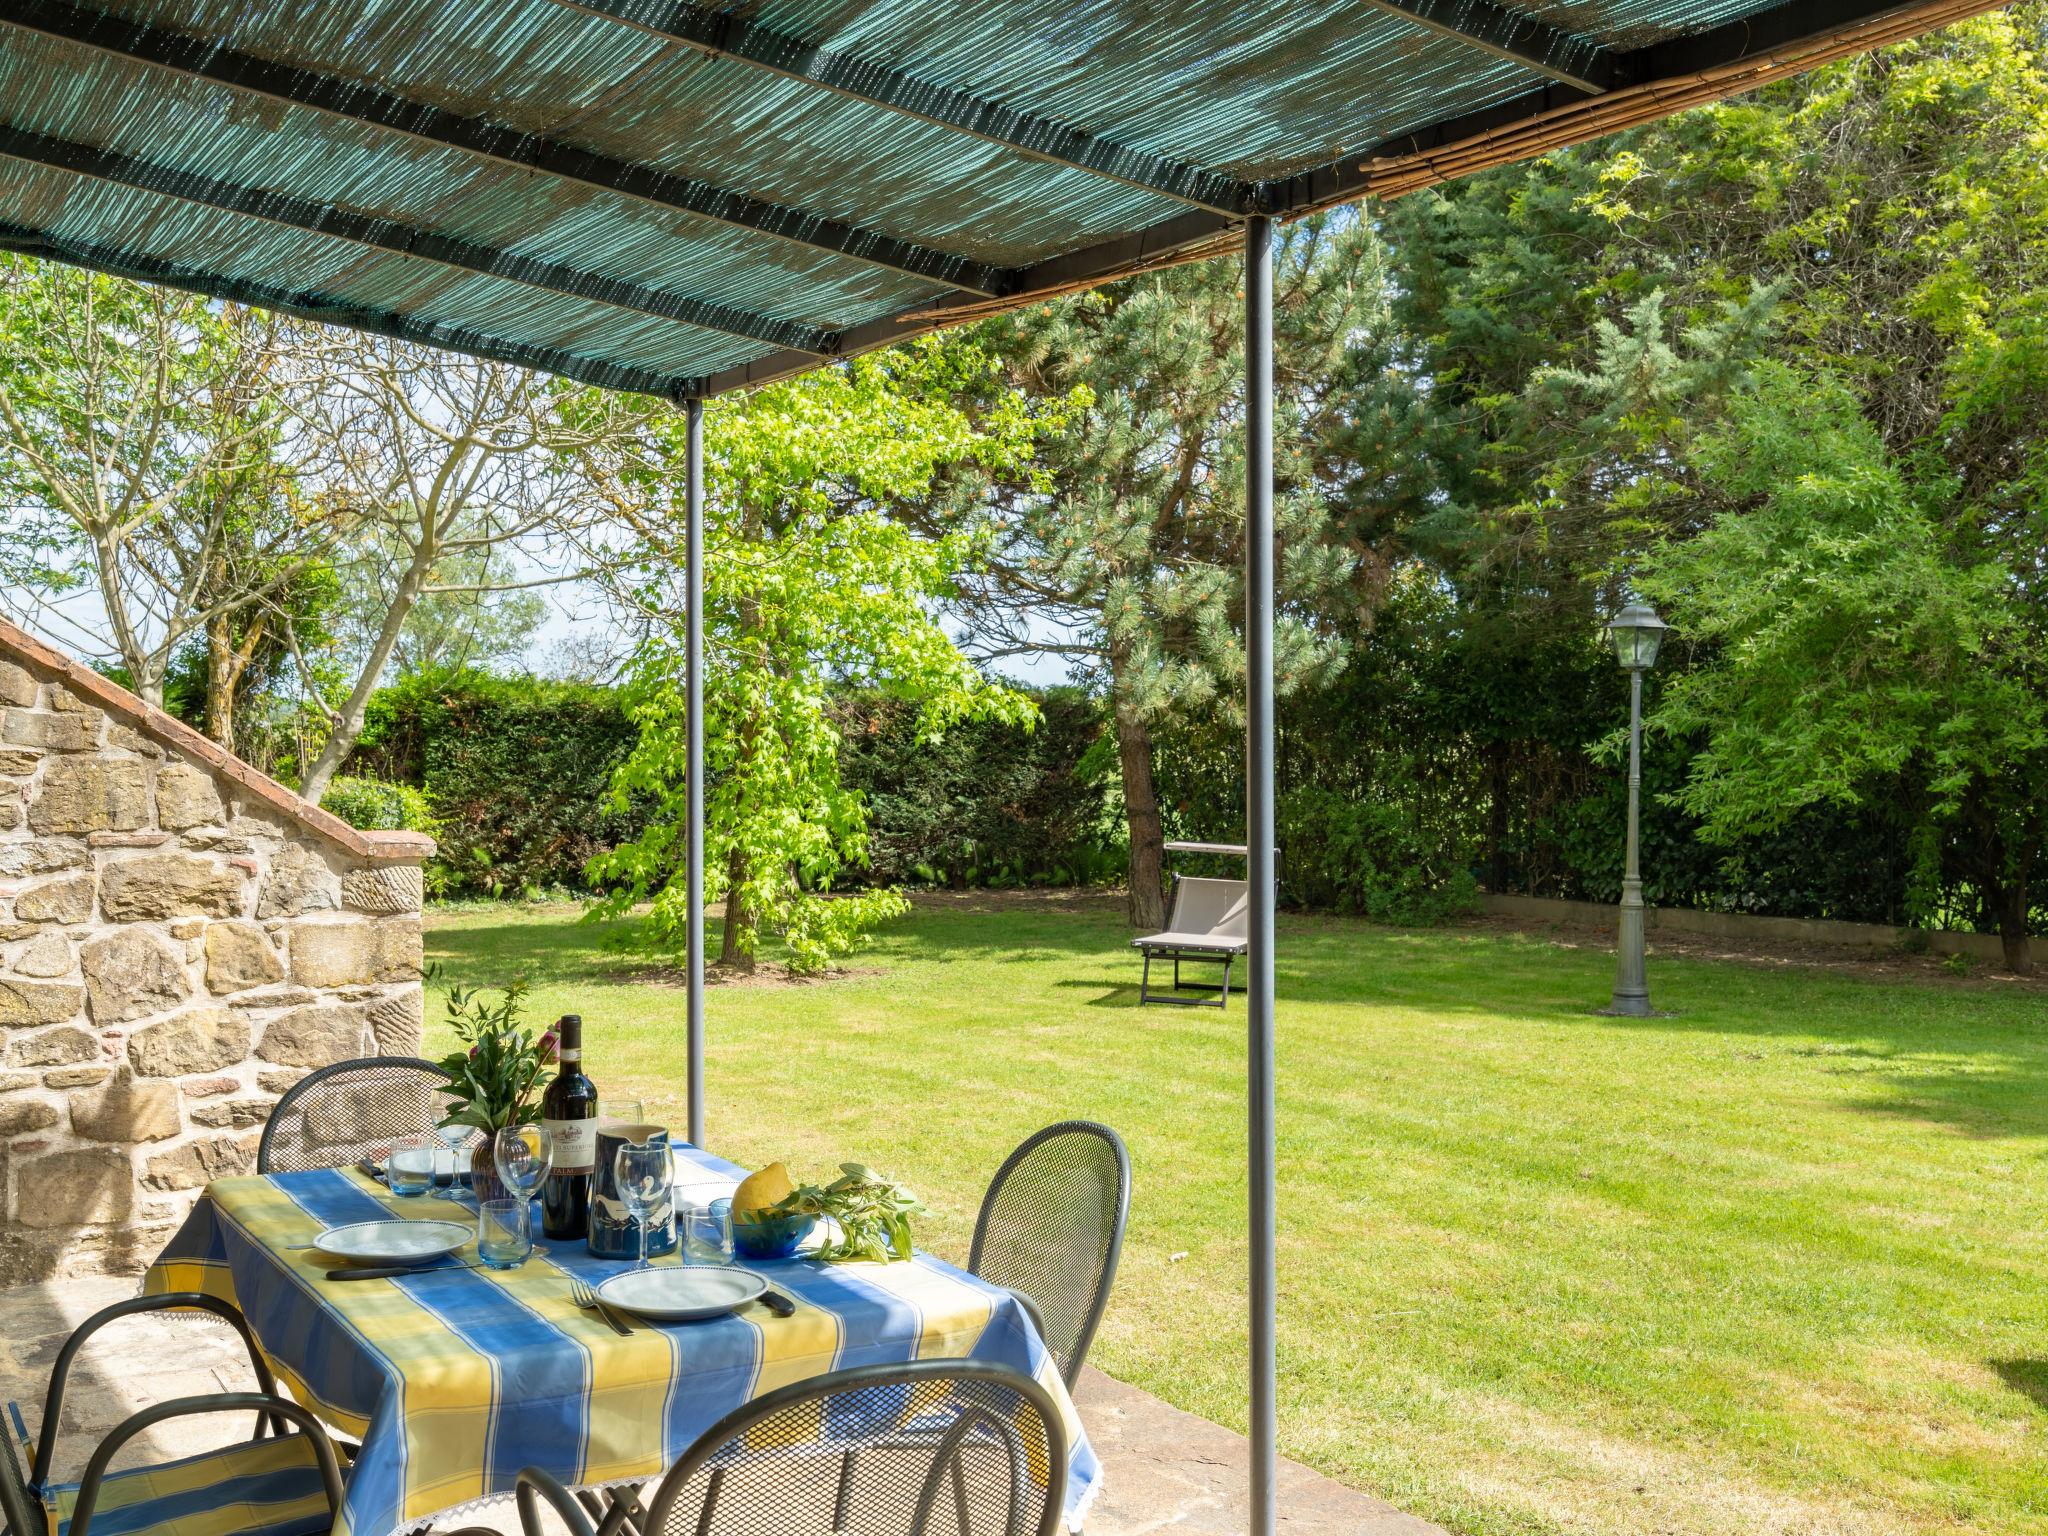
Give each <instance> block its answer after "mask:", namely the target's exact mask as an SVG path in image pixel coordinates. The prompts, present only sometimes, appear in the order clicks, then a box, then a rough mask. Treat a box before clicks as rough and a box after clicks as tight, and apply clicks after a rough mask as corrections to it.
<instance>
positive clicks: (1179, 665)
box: [968, 214, 1386, 927]
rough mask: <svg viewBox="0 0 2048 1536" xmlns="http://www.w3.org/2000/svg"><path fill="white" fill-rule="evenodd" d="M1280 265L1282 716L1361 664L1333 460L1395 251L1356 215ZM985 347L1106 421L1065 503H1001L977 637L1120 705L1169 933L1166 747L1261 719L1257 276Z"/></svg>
mask: <svg viewBox="0 0 2048 1536" xmlns="http://www.w3.org/2000/svg"><path fill="white" fill-rule="evenodd" d="M1276 245H1277V250H1276V263H1277V266H1276V274H1275V283H1274V317H1275V319H1274V323H1275V381H1274V382H1275V394H1276V400H1275V414H1274V432H1275V465H1274V473H1275V481H1276V491H1277V495H1276V508H1275V512H1276V522H1277V525H1278V538H1277V541H1276V543H1277V548H1276V557H1277V558H1276V585H1277V589H1278V599H1279V612H1278V615H1277V625H1276V628H1277V633H1276V635H1275V642H1274V670H1275V674H1276V683H1277V687H1278V691H1279V693H1280V694H1281V696H1282V697H1285V696H1286V695H1287V694H1288V693H1290V692H1292V691H1293V690H1294V689H1296V688H1298V687H1300V686H1302V685H1303V684H1304V683H1306V682H1308V681H1310V680H1312V679H1315V678H1317V677H1319V676H1323V675H1327V674H1328V673H1329V672H1331V671H1332V670H1333V669H1335V668H1336V667H1338V666H1340V665H1341V664H1342V661H1343V656H1344V642H1343V641H1342V640H1341V639H1340V638H1338V634H1337V631H1336V630H1335V629H1334V628H1333V627H1332V626H1331V625H1330V624H1329V623H1327V622H1326V621H1327V619H1328V617H1329V616H1330V613H1331V611H1332V610H1333V608H1335V607H1337V606H1339V605H1343V604H1345V603H1347V602H1348V601H1351V600H1352V594H1353V592H1354V590H1355V583H1356V582H1357V579H1358V577H1359V572H1360V561H1359V558H1358V556H1357V554H1356V552H1355V551H1354V550H1353V549H1351V548H1350V547H1348V546H1347V544H1346V543H1345V541H1344V539H1343V536H1342V529H1343V518H1342V514H1341V506H1340V502H1341V498H1342V495H1343V491H1344V487H1343V484H1342V483H1341V477H1342V474H1343V470H1342V466H1341V464H1340V463H1339V461H1337V460H1336V459H1335V458H1334V457H1333V456H1332V455H1330V454H1329V453H1328V451H1327V450H1328V445H1329V444H1330V443H1331V441H1332V440H1333V438H1334V436H1335V434H1336V432H1337V429H1338V425H1339V423H1340V420H1341V418H1342V414H1343V411H1344V406H1345V401H1346V399H1347V392H1346V389H1345V381H1346V379H1347V378H1348V377H1349V376H1350V374H1351V372H1352V369H1353V365H1354V362H1355V355H1356V354H1357V353H1358V351H1359V350H1360V348H1361V346H1362V345H1363V339H1364V338H1370V337H1372V336H1373V335H1375V334H1376V331H1377V328H1378V327H1379V325H1380V323H1381V319H1382V316H1383V314H1384V312H1385V305H1386V292H1385V285H1384V281H1383V279H1382V275H1381V268H1380V264H1379V260H1378V245H1377V242H1376V240H1375V239H1374V237H1373V235H1372V233H1371V231H1370V229H1369V228H1368V227H1367V226H1366V225H1365V224H1364V223H1363V222H1362V221H1360V220H1359V219H1357V218H1356V217H1355V216H1352V215H1348V214H1347V215H1343V216H1336V217H1331V218H1328V219H1321V220H1311V221H1308V222H1305V223H1303V224H1299V225H1296V226H1293V227H1291V228H1289V229H1287V230H1286V231H1284V232H1283V233H1282V234H1281V235H1280V237H1279V238H1278V240H1277V241H1276ZM981 339H982V340H983V342H984V343H985V344H986V345H989V346H991V347H992V348H994V349H995V350H996V351H997V352H998V353H999V354H1000V355H1001V356H1002V357H1003V358H1004V359H1005V360H1006V362H1007V364H1008V374H1009V380H1010V383H1011V384H1012V385H1013V386H1014V387H1015V388H1017V389H1019V390H1022V391H1023V392H1024V393H1025V394H1026V395H1029V396H1034V397H1040V398H1059V399H1066V398H1068V397H1069V396H1070V395H1071V393H1072V392H1073V391H1074V390H1075V389H1076V388H1083V389H1085V390H1086V391H1087V392H1088V393H1089V395H1091V396H1092V404H1091V405H1090V406H1089V408H1088V409H1087V410H1086V411H1085V412H1081V413H1078V414H1077V415H1076V416H1075V417H1074V418H1073V420H1072V422H1071V424H1070V426H1069V429H1068V430H1067V431H1066V432H1065V433H1064V434H1062V435H1060V436H1058V437H1056V438H1054V439H1052V440H1051V441H1049V442H1048V443H1047V444H1045V445H1043V446H1042V447H1041V449H1040V453H1039V458H1038V462H1037V465H1036V467H1037V468H1038V469H1039V470H1040V471H1042V472H1043V474H1044V475H1045V476H1047V477H1049V481H1050V489H1049V490H1048V489H1047V488H1046V485H1045V484H1044V483H1043V481H1041V483H1039V484H1030V483H1022V482H1018V483H1012V484H1011V485H1009V486H1008V487H1007V488H1006V490H1005V492H1004V493H1003V494H1001V495H999V496H998V497H997V498H996V501H995V507H994V511H993V522H994V528H993V537H992V550H993V558H992V560H991V561H990V563H989V565H988V566H987V568H986V570H985V571H984V572H983V573H981V574H980V575H979V576H978V577H976V578H975V579H974V580H973V581H972V582H971V584H970V588H969V591H968V598H969V602H968V611H969V613H970V615H971V619H972V623H973V628H974V633H975V638H976V640H977V642H978V643H979V646H980V649H981V651H982V653H983V654H984V655H985V656H989V657H1001V656H1003V655H1009V654H1018V653H1026V652H1034V653H1045V652H1052V653H1055V654H1058V655H1062V656H1065V657H1067V658H1069V659H1070V660H1071V662H1072V663H1073V667H1074V671H1075V673H1076V675H1077V679H1078V680H1080V681H1083V682H1085V683H1088V684H1090V685H1092V686H1095V687H1098V688H1100V689H1101V690H1102V691H1103V692H1104V693H1105V694H1106V695H1107V698H1108V701H1109V705H1110V712H1111V717H1112V719H1113V721H1114V727H1115V733H1116V748H1117V758H1118V763H1119V766H1120V769H1121V772H1122V780H1123V795H1124V813H1125V816H1126V818H1127V820H1128V823H1129V827H1130V841H1131V871H1130V912H1131V920H1132V921H1133V922H1134V923H1136V924H1138V925H1140V926H1142V927H1157V926H1158V925H1159V923H1160V922H1161V920H1162V918H1163V911H1162V899H1161V890H1160V879H1161V860H1162V850H1161V844H1162V842H1163V840H1164V835H1165V831H1164V821H1163V817H1162V813H1161V807H1160V804H1159V797H1158V794H1157V792H1156V790H1155V787H1154V783H1153V737H1154V731H1155V728H1156V727H1157V725H1158V724H1159V723H1160V722H1161V721H1162V720H1163V719H1165V718H1167V717H1169V716H1176V715H1177V716H1182V717H1187V716H1195V715H1199V714H1201V713H1203V712H1206V711H1217V710H1220V711H1222V712H1224V714H1226V715H1227V716H1230V717H1233V718H1240V717H1241V714H1242V709H1243V679H1244V645H1243V613H1244V588H1243V569H1244V517H1245V507H1244V463H1243V455H1244V432H1243V423H1244V288H1243V270H1242V266H1241V264H1240V262H1239V261H1238V260H1237V259H1236V258H1235V257H1234V256H1225V257H1221V258H1218V259H1215V260H1210V261H1205V262H1199V263H1191V264H1187V265H1183V266H1179V267H1176V268H1172V269H1169V270H1165V271H1161V272H1156V273H1152V274H1149V275H1145V276H1141V277H1136V278H1131V279H1128V280H1126V281H1125V282H1122V283H1118V284H1116V285H1114V286H1112V287H1110V288H1106V289H1102V290H1100V291H1097V292H1094V293H1089V294H1083V295H1079V296H1077V297H1073V298H1067V299H1060V300H1056V301H1052V302H1049V303H1046V304H1041V305H1038V306H1035V307H1033V308H1030V309H1027V310H1025V311H1022V312H1020V313H1017V314H1014V315H1009V316H1005V317H1003V318H1001V319H999V320H995V321H991V322H989V323H987V324H986V325H985V326H984V327H983V328H982V335H981ZM977 515H986V514H985V513H977ZM1190 830H1199V831H1200V832H1202V833H1203V834H1205V835H1207V836H1209V837H1212V838H1219V839H1220V838H1229V837H1235V836H1237V835H1239V834H1240V833H1241V830H1242V829H1241V828H1234V827H1231V828H1225V827H1204V828H1200V829H1190Z"/></svg>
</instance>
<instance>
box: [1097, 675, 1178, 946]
mask: <svg viewBox="0 0 2048 1536" xmlns="http://www.w3.org/2000/svg"><path fill="white" fill-rule="evenodd" d="M1110 692H1111V698H1112V700H1113V705H1114V713H1115V720H1116V755H1117V762H1118V763H1119V764H1120V765H1121V766H1122V768H1123V780H1124V819H1125V820H1126V821H1127V822H1128V823H1129V825H1130V830H1131V882H1130V887H1131V900H1130V911H1131V924H1132V926H1134V927H1137V928H1142V929H1144V930H1146V931H1147V932H1148V933H1156V932H1157V931H1158V930H1159V929H1161V928H1163V927H1165V926H1166V898H1165V896H1164V894H1163V893H1162V892H1161V889H1160V884H1161V868H1162V866H1163V864H1164V862H1165V858H1166V852H1165V848H1164V846H1163V845H1164V843H1165V841H1166V829H1165V826H1164V824H1163V823H1162V822H1161V821H1160V819H1159V795H1158V792H1157V791H1156V790H1155V789H1154V788H1153V785H1152V731H1151V728H1150V727H1148V726H1147V725H1146V724H1145V717H1144V716H1143V715H1141V714H1139V713H1138V711H1137V709H1136V708H1135V707H1133V706H1132V705H1130V704H1128V703H1126V702H1125V701H1124V700H1123V699H1121V698H1118V697H1116V694H1117V690H1116V687H1115V684H1114V683H1112V684H1111V689H1110Z"/></svg>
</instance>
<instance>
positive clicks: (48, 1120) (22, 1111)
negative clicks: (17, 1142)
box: [0, 1094, 57, 1136]
mask: <svg viewBox="0 0 2048 1536" xmlns="http://www.w3.org/2000/svg"><path fill="white" fill-rule="evenodd" d="M56 1123H57V1106H56V1105H54V1104H51V1103H49V1102H47V1101H46V1100H43V1099H30V1098H24V1097H22V1096H20V1095H18V1094H10V1095H9V1096H8V1097H6V1098H4V1099H0V1136H26V1135H27V1134H28V1133H29V1132H30V1131H47V1130H48V1129H49V1128H50V1127H51V1126H53V1125H55V1124H56Z"/></svg>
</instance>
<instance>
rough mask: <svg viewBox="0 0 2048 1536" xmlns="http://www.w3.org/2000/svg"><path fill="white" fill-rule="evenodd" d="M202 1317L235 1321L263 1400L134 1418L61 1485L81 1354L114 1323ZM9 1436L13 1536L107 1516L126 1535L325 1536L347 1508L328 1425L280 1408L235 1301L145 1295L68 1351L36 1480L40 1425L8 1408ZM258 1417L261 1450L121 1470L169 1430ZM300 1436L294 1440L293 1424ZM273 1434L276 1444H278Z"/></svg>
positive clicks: (151, 1411) (178, 1406) (250, 1395)
mask: <svg viewBox="0 0 2048 1536" xmlns="http://www.w3.org/2000/svg"><path fill="white" fill-rule="evenodd" d="M167 1308H195V1309H199V1310H203V1311H207V1312H212V1313H215V1314H216V1315H218V1316H220V1317H223V1318H226V1319H227V1320H228V1321H229V1322H230V1323H232V1324H233V1325H234V1327H235V1331H236V1332H237V1333H239V1334H240V1335H241V1337H242V1342H243V1343H244V1344H245V1345H246V1346H247V1347H248V1350H249V1363H250V1365H251V1366H252V1367H253V1368H254V1370H255V1373H256V1382H257V1386H258V1387H259V1388H260V1390H258V1391H255V1392H223V1393H216V1394H211V1395H208V1396H204V1397H181V1398H177V1399H174V1400H173V1401H171V1402H168V1403H159V1404H157V1405H156V1406H154V1407H151V1408H145V1409H143V1410H142V1411H141V1412H140V1413H136V1414H133V1415H131V1416H130V1417H129V1418H127V1419H125V1420H123V1421H122V1422H121V1423H120V1424H118V1425H116V1426H115V1427H114V1429H113V1430H112V1431H110V1432H109V1433H108V1435H107V1437H106V1438H105V1439H104V1440H102V1441H101V1442H100V1444H99V1446H98V1448H97V1449H95V1450H94V1451H93V1453H92V1458H91V1460H89V1461H88V1462H87V1463H86V1467H85V1475H84V1476H83V1477H82V1478H80V1479H79V1481H77V1482H75V1483H59V1482H55V1481H53V1480H52V1479H51V1477H50V1471H51V1464H52V1461H53V1458H54V1455H55V1449H56V1441H57V1426H58V1423H59V1421H60V1420H61V1419H62V1417H63V1413H64V1388H65V1384H66V1382H67V1380H68V1379H69V1376H70V1373H71V1364H72V1361H73V1360H74V1359H75V1358H76V1357H77V1354H78V1350H79V1347H80V1346H81V1345H82V1344H84V1343H85V1341H86V1340H87V1339H88V1338H90V1337H91V1336H92V1335H93V1334H94V1333H97V1332H98V1331H99V1330H100V1329H101V1328H103V1327H104V1326H106V1325H107V1324H108V1323H111V1322H114V1321H116V1320H118V1319H120V1318H123V1317H127V1316H130V1315H132V1314H134V1313H137V1312H155V1311H162V1310H164V1309H167ZM7 1408H8V1422H7V1423H6V1424H5V1425H4V1426H0V1516H4V1517H5V1521H6V1531H7V1536H90V1532H91V1530H92V1527H93V1522H94V1519H95V1517H98V1519H99V1521H100V1524H101V1525H103V1526H107V1527H110V1528H112V1529H114V1530H117V1531H119V1532H120V1533H121V1536H186V1533H190V1532H195V1531H218V1532H222V1533H228V1532H233V1533H237V1536H324V1533H325V1532H327V1531H328V1530H329V1529H331V1528H332V1526H333V1524H334V1519H335V1516H336V1514H337V1513H339V1511H340V1509H341V1499H342V1486H341V1465H340V1461H339V1459H338V1458H337V1457H336V1455H335V1451H334V1446H333V1444H332V1442H330V1441H329V1440H328V1438H327V1434H326V1432H325V1431H324V1430H323V1429H322V1428H321V1426H320V1421H319V1420H318V1419H317V1418H315V1417H314V1416H313V1414H311V1413H310V1412H308V1411H307V1410H306V1409H304V1408H302V1407H300V1406H299V1405H298V1404H297V1403H294V1402H291V1401H290V1400H288V1399H286V1398H283V1397H280V1396H279V1395H278V1393H277V1384H276V1382H275V1380H274V1379H273V1378H272V1376H271V1374H270V1368H269V1366H268V1365H266V1364H265V1363H264V1359H263V1355H262V1352H261V1351H260V1350H258V1349H257V1347H256V1343H255V1340H254V1339H253V1338H251V1337H250V1334H249V1328H248V1324H247V1323H245V1322H244V1321H243V1319H242V1315H241V1313H239V1312H237V1311H236V1310H235V1309H234V1308H233V1307H231V1306H229V1305H228V1304H227V1303H226V1302H222V1301H216V1300H215V1299H214V1298H212V1297H210V1296H201V1295H198V1294H196V1293H182V1292H181V1293H177V1294H172V1295H166V1296H140V1297H135V1298H132V1299H130V1300H128V1301H121V1302H116V1303H115V1304H114V1305H113V1306H110V1307H106V1308H103V1309H102V1310H101V1311H99V1312H96V1313H94V1314H93V1315H92V1316H91V1317H89V1318H87V1319H86V1320H85V1321H84V1322H83V1323H81V1324H79V1326H78V1329H77V1331H76V1332H74V1333H73V1334H72V1335H71V1337H70V1338H69V1339H67V1340H66V1341H65V1343H64V1347H63V1349H61V1350H60V1351H59V1352H58V1354H57V1362H56V1364H55V1366H53V1367H52V1369H51V1373H50V1388H49V1392H48V1394H47V1395H46V1396H45V1398H44V1400H43V1422H42V1433H41V1435H40V1437H39V1438H38V1439H37V1441H36V1445H35V1450H34V1452H33V1454H31V1455H28V1469H27V1471H26V1473H24V1472H23V1469H22V1457H23V1455H24V1454H27V1453H28V1426H27V1424H26V1423H24V1422H23V1421H22V1417H21V1411H20V1410H19V1409H18V1408H16V1407H15V1406H14V1405H13V1404H12V1403H10V1404H8V1405H7ZM245 1411H248V1412H254V1413H255V1414H256V1429H255V1435H254V1437H253V1438H252V1439H249V1440H246V1441H243V1442H241V1443H240V1444H237V1445H230V1446H226V1447H224V1448H223V1449H221V1450H217V1451H208V1452H205V1453H203V1454H201V1455H198V1456H188V1457H186V1458H184V1459H183V1460H181V1461H177V1462H173V1463H170V1464H168V1465H166V1466H142V1467H128V1468H123V1469H122V1470H121V1471H118V1472H116V1471H113V1470H111V1466H112V1463H113V1460H114V1457H115V1456H116V1455H117V1454H118V1453H119V1452H120V1450H121V1449H122V1447H123V1446H125V1445H126V1444H127V1443H128V1442H129V1441H130V1440H132V1439H133V1438H134V1437H135V1436H137V1435H139V1434H141V1433H142V1432H143V1431H144V1430H146V1429H149V1428H152V1427H153V1426H155V1425H157V1424H160V1423H163V1422H164V1421H165V1420H167V1419H176V1418H188V1417H191V1416H193V1415H196V1414H207V1413H239V1412H245ZM288 1424H289V1425H294V1426H296V1427H297V1433H290V1432H288V1431H287V1428H286V1426H287V1425H288ZM266 1434H267V1435H268V1438H266Z"/></svg>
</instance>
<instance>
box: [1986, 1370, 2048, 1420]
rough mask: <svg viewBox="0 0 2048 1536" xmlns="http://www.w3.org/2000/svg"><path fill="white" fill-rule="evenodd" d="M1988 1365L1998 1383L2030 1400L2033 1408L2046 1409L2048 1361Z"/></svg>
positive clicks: (2047, 1407) (2047, 1405) (2047, 1404)
mask: <svg viewBox="0 0 2048 1536" xmlns="http://www.w3.org/2000/svg"><path fill="white" fill-rule="evenodd" d="M1990 1364H1991V1369H1992V1370H1994V1371H1996V1372H1998V1379H1999V1380H2000V1381H2002V1382H2004V1383H2005V1384H2006V1385H2007V1386H2008V1387H2011V1388H2012V1389H2013V1391H2015V1392H2017V1393H2019V1394H2020V1395H2021V1396H2022V1397H2027V1398H2032V1399H2033V1402H2034V1406H2035V1407H2037V1408H2041V1409H2048V1360H1993V1361H1991V1362H1990Z"/></svg>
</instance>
